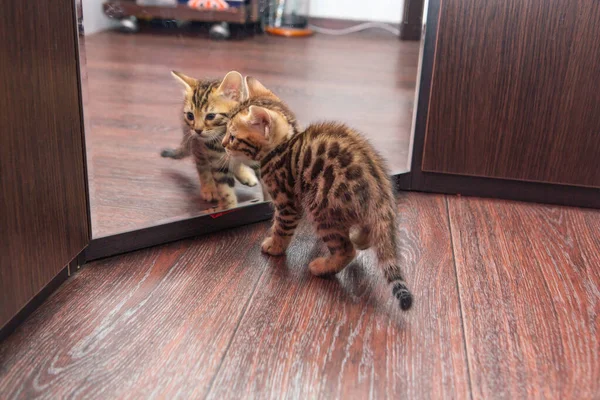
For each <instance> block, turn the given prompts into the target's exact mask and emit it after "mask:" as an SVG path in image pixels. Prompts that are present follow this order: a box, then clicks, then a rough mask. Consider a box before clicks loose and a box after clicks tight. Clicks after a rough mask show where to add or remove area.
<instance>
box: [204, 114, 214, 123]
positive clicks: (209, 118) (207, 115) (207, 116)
mask: <svg viewBox="0 0 600 400" xmlns="http://www.w3.org/2000/svg"><path fill="white" fill-rule="evenodd" d="M215 117H216V115H215V114H206V117H204V118H205V119H206V120H207V121H212V120H213V119H215Z"/></svg>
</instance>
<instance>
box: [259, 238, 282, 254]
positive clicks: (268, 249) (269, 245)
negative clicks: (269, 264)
mask: <svg viewBox="0 0 600 400" xmlns="http://www.w3.org/2000/svg"><path fill="white" fill-rule="evenodd" d="M260 249H261V250H262V252H263V253H265V254H268V255H270V256H282V255H284V254H285V248H284V247H283V246H282V245H281V243H278V242H277V241H276V240H274V239H273V238H272V237H268V238H266V239H265V240H264V242H262V245H261V248H260Z"/></svg>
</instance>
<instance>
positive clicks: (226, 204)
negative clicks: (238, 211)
mask: <svg viewBox="0 0 600 400" xmlns="http://www.w3.org/2000/svg"><path fill="white" fill-rule="evenodd" d="M235 207H237V200H236V199H235V198H233V199H225V200H223V199H221V200H219V208H220V209H221V210H229V209H230V208H235Z"/></svg>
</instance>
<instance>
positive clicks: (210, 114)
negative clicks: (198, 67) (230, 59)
mask: <svg viewBox="0 0 600 400" xmlns="http://www.w3.org/2000/svg"><path fill="white" fill-rule="evenodd" d="M171 74H172V75H173V76H174V77H175V78H176V79H177V80H178V81H179V82H180V83H181V84H182V85H183V87H184V95H185V99H184V103H183V114H182V117H183V121H184V124H186V126H187V127H189V129H190V133H191V134H192V135H195V136H197V137H199V138H200V139H202V140H211V139H214V138H215V137H217V136H219V135H221V134H223V133H224V132H225V129H226V126H227V121H228V120H229V118H228V114H229V112H230V111H231V110H232V109H234V108H235V107H236V106H237V105H238V104H239V103H240V102H241V101H242V97H243V90H244V79H243V78H242V75H240V73H239V72H236V71H231V72H229V73H228V74H227V75H225V78H223V80H221V81H219V80H216V81H211V80H198V79H194V78H190V77H189V76H186V75H184V74H182V73H180V72H175V71H171Z"/></svg>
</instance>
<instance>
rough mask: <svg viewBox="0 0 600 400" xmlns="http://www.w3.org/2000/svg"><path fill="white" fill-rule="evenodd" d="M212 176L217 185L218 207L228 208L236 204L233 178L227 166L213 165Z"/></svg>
mask: <svg viewBox="0 0 600 400" xmlns="http://www.w3.org/2000/svg"><path fill="white" fill-rule="evenodd" d="M212 176H213V179H214V181H215V185H216V187H217V193H218V200H219V208H220V209H229V208H234V207H235V206H237V196H236V194H235V189H234V186H235V180H234V179H233V172H232V171H230V170H229V167H221V168H215V167H213V168H212Z"/></svg>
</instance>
